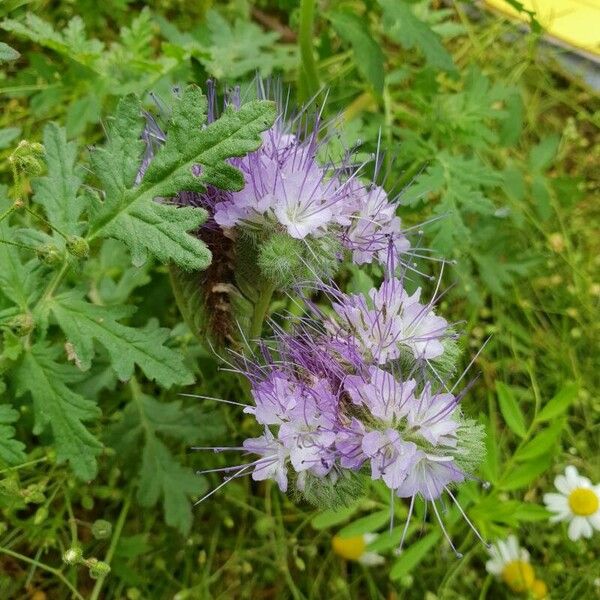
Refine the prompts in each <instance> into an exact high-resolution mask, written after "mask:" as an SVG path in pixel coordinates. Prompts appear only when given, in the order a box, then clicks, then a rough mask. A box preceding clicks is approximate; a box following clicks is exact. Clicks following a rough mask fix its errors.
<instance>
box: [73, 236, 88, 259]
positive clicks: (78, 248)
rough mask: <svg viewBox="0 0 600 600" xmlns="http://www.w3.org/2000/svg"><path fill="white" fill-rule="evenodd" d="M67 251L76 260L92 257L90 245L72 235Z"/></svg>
mask: <svg viewBox="0 0 600 600" xmlns="http://www.w3.org/2000/svg"><path fill="white" fill-rule="evenodd" d="M67 250H68V251H69V254H72V255H73V256H74V257H75V258H87V257H88V256H89V255H90V245H89V244H88V243H87V241H86V240H84V239H83V238H82V237H79V236H78V235H71V236H69V237H68V239H67Z"/></svg>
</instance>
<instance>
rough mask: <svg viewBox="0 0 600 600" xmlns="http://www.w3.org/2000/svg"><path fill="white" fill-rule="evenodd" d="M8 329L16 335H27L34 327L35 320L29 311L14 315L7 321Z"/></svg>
mask: <svg viewBox="0 0 600 600" xmlns="http://www.w3.org/2000/svg"><path fill="white" fill-rule="evenodd" d="M8 326H9V327H10V330H11V331H12V332H13V333H14V334H15V335H16V336H17V337H23V336H26V335H29V334H30V333H31V332H32V331H33V330H34V328H35V321H34V320H33V317H32V315H31V314H30V313H25V314H22V315H16V316H14V317H13V318H12V319H10V321H9V322H8Z"/></svg>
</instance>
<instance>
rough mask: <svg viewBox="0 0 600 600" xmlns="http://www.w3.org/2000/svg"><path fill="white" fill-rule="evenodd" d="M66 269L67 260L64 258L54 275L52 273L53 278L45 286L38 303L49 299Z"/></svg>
mask: <svg viewBox="0 0 600 600" xmlns="http://www.w3.org/2000/svg"><path fill="white" fill-rule="evenodd" d="M68 269H69V261H68V260H65V261H64V262H63V264H62V267H61V268H60V270H59V271H57V272H56V275H54V278H53V279H52V281H51V282H50V283H49V284H48V287H47V288H46V291H45V292H44V294H43V295H42V297H41V298H40V300H39V302H38V304H41V303H42V302H45V301H46V300H49V299H50V298H51V297H52V294H54V292H55V291H56V288H57V287H58V286H59V285H60V284H61V282H62V280H63V277H64V276H65V274H66V272H67V271H68Z"/></svg>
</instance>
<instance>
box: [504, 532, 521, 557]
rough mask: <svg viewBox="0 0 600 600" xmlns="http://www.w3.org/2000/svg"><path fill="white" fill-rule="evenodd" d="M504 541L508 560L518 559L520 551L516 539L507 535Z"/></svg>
mask: <svg viewBox="0 0 600 600" xmlns="http://www.w3.org/2000/svg"><path fill="white" fill-rule="evenodd" d="M506 541H507V547H508V551H509V558H510V560H515V559H517V558H519V555H520V551H519V542H518V541H517V538H516V537H515V536H514V535H509V536H508V539H507V540H506Z"/></svg>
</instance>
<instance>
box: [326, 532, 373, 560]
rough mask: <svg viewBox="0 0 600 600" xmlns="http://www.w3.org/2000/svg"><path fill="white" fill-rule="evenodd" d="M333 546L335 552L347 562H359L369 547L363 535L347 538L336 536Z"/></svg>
mask: <svg viewBox="0 0 600 600" xmlns="http://www.w3.org/2000/svg"><path fill="white" fill-rule="evenodd" d="M331 544H332V546H333V551H334V552H335V553H336V554H338V555H339V556H341V557H342V558H345V559H346V560H358V559H359V558H360V557H361V556H362V555H363V553H364V551H365V548H366V547H367V544H366V542H365V539H364V537H363V536H362V535H357V536H355V537H347V538H343V537H339V536H337V535H336V536H335V537H334V538H333V540H332V542H331Z"/></svg>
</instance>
